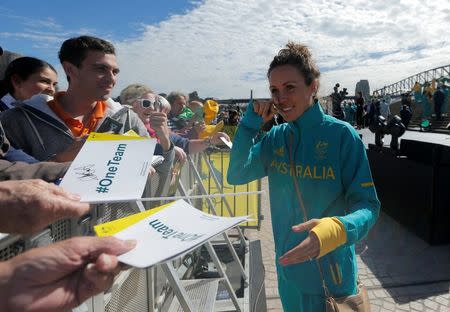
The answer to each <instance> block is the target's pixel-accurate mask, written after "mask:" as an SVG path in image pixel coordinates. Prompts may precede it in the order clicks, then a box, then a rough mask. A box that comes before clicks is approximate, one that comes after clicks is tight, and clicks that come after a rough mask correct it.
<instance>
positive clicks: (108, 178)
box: [97, 143, 127, 193]
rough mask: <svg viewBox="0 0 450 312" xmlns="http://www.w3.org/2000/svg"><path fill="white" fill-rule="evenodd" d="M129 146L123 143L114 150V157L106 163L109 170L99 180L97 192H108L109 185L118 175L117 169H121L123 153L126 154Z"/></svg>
mask: <svg viewBox="0 0 450 312" xmlns="http://www.w3.org/2000/svg"><path fill="white" fill-rule="evenodd" d="M126 148H127V145H126V144H124V143H121V144H119V145H118V146H117V149H116V151H115V152H114V157H112V159H110V160H108V162H107V163H106V166H107V170H106V174H105V177H104V178H103V179H101V180H100V181H99V182H98V186H97V193H108V192H109V187H110V186H111V184H112V183H113V181H114V178H115V177H116V174H117V170H119V165H120V161H121V160H122V158H123V155H124V154H125V150H126Z"/></svg>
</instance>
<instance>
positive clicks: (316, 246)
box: [278, 219, 320, 265]
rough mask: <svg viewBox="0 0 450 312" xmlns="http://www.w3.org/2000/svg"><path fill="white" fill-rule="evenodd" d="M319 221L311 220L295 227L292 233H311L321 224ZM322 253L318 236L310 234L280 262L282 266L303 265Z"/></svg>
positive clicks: (283, 256) (282, 257)
mask: <svg viewBox="0 0 450 312" xmlns="http://www.w3.org/2000/svg"><path fill="white" fill-rule="evenodd" d="M319 221H320V220H319V219H311V220H309V221H307V222H304V223H300V224H298V225H294V226H293V227H292V231H294V232H297V233H298V232H304V231H310V230H311V229H312V228H313V227H315V226H316V225H317V224H319ZM319 253H320V243H319V239H318V238H317V236H316V234H314V233H313V232H310V233H309V235H308V237H307V238H305V239H304V240H303V241H302V242H301V243H300V244H298V245H297V246H295V247H294V248H292V249H291V250H289V251H288V252H286V253H285V254H284V255H282V256H281V257H280V258H279V259H278V261H279V262H280V264H281V265H290V264H297V263H302V262H305V261H311V260H312V259H314V258H315V257H317V256H318V255H319Z"/></svg>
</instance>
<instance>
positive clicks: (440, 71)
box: [373, 64, 450, 96]
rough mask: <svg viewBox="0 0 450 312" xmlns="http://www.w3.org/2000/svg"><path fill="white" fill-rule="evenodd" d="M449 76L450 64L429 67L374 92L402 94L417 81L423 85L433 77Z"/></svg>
mask: <svg viewBox="0 0 450 312" xmlns="http://www.w3.org/2000/svg"><path fill="white" fill-rule="evenodd" d="M449 77H450V64H449V65H445V66H441V67H436V68H433V69H429V70H426V71H423V72H421V73H418V74H415V75H412V76H409V77H408V78H405V79H403V80H400V81H398V82H396V83H393V84H390V85H388V86H384V87H383V88H380V89H377V90H375V91H373V94H374V95H378V96H383V95H387V94H389V95H400V94H402V93H405V92H408V91H411V89H412V88H413V86H414V84H415V83H416V82H419V83H420V84H421V85H423V84H424V83H426V82H431V81H432V80H433V79H440V78H449Z"/></svg>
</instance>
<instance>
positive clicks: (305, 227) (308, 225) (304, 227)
mask: <svg viewBox="0 0 450 312" xmlns="http://www.w3.org/2000/svg"><path fill="white" fill-rule="evenodd" d="M317 224H319V219H311V220H308V221H306V222H304V223H300V224H297V225H294V226H293V227H292V231H293V232H305V231H310V230H311V229H312V228H313V227H315V226H316V225H317Z"/></svg>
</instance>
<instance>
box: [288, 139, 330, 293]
mask: <svg viewBox="0 0 450 312" xmlns="http://www.w3.org/2000/svg"><path fill="white" fill-rule="evenodd" d="M293 145H294V136H293V134H292V133H291V134H290V144H289V160H290V163H291V176H292V179H293V181H294V186H295V192H296V193H297V198H298V202H299V204H300V208H301V209H302V212H303V222H306V221H308V215H307V213H306V208H305V204H304V202H303V196H302V193H301V192H300V187H299V185H298V181H297V178H296V176H295V174H294V173H295V170H294V169H295V167H294V155H293V151H292V146H293ZM314 260H315V262H316V264H317V268H318V269H319V273H320V278H321V279H322V287H323V290H324V292H325V296H326V297H327V298H328V297H331V294H330V292H329V290H328V287H327V285H326V283H325V278H324V276H323V270H322V265H321V264H320V261H319V259H317V258H316V259H314Z"/></svg>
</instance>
